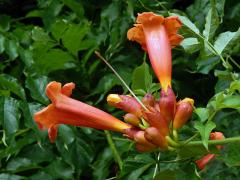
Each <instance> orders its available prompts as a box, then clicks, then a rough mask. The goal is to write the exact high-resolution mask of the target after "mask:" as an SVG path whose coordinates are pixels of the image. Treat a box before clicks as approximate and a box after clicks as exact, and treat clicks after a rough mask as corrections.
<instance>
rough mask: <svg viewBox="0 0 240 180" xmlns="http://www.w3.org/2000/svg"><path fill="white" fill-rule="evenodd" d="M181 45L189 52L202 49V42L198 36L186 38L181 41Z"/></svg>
mask: <svg viewBox="0 0 240 180" xmlns="http://www.w3.org/2000/svg"><path fill="white" fill-rule="evenodd" d="M181 46H182V47H183V48H184V50H185V51H186V52H188V53H194V52H196V51H198V50H199V49H200V43H199V42H198V39H197V38H185V39H183V41H182V42H181Z"/></svg>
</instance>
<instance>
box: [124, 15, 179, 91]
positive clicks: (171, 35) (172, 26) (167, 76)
mask: <svg viewBox="0 0 240 180" xmlns="http://www.w3.org/2000/svg"><path fill="white" fill-rule="evenodd" d="M136 22H137V24H135V27H133V28H131V29H129V31H128V33H127V37H128V39H129V40H132V41H137V42H138V43H140V44H141V46H142V48H143V49H144V50H145V51H147V52H148V54H149V58H150V61H151V64H152V67H153V70H154V72H155V74H156V76H157V78H158V79H159V81H160V83H161V85H162V87H163V89H164V90H167V88H168V87H171V73H172V55H171V47H175V46H176V45H178V44H179V43H180V42H181V41H182V39H183V37H182V36H180V35H178V34H177V31H178V29H179V28H180V27H181V25H182V23H181V22H180V20H179V19H178V17H176V16H171V17H167V18H164V17H163V16H160V15H156V14H154V13H152V12H144V13H141V14H138V17H137V21H136Z"/></svg>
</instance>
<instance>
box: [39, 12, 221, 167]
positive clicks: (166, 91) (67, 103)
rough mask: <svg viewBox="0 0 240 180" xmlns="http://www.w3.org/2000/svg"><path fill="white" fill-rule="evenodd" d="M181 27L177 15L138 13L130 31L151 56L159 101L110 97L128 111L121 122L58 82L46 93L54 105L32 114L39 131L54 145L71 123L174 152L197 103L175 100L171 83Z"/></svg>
mask: <svg viewBox="0 0 240 180" xmlns="http://www.w3.org/2000/svg"><path fill="white" fill-rule="evenodd" d="M181 25H182V24H181V22H180V20H179V19H178V17H175V16H172V17H167V18H164V17H163V16H160V15H156V14H154V13H151V12H145V13H142V14H138V17H137V21H136V24H135V27H133V28H131V29H130V30H129V31H128V33H127V37H128V39H129V40H131V41H137V42H138V43H140V45H141V47H142V49H143V50H144V51H146V52H147V53H148V56H149V59H150V62H151V65H152V68H153V70H154V72H155V74H156V76H157V78H158V80H159V82H160V84H161V87H162V88H161V92H160V99H155V97H154V96H153V95H152V94H150V93H147V94H146V95H145V96H144V97H143V98H142V99H141V100H139V99H136V98H135V97H132V96H129V95H118V94H110V95H108V97H107V102H108V103H109V104H110V105H111V106H114V107H116V108H119V109H121V110H123V111H125V112H126V114H125V115H124V121H125V122H123V121H121V120H119V119H117V118H115V117H113V116H112V115H110V114H108V113H106V112H104V111H102V110H100V109H98V108H95V107H93V106H90V105H87V104H85V103H82V102H80V101H77V100H75V99H72V98H70V95H71V94H72V90H73V89H74V87H75V85H74V83H68V84H65V85H64V86H62V85H61V83H58V82H55V81H54V82H51V83H49V84H48V86H47V88H46V94H47V96H48V98H49V99H50V100H51V102H52V103H51V104H50V105H49V106H47V107H46V108H44V109H43V110H41V111H39V112H37V113H36V114H35V115H34V119H35V122H36V123H37V124H38V126H39V128H40V129H48V135H49V138H50V140H51V142H54V141H55V139H56V137H57V128H58V125H59V124H69V125H75V126H83V127H91V128H96V129H102V130H111V131H116V132H120V133H122V134H123V135H124V136H126V137H127V138H129V139H131V140H133V141H135V143H136V149H137V150H138V151H141V152H146V151H152V150H154V149H156V148H158V149H160V150H168V149H169V150H171V149H173V147H174V144H175V143H176V142H177V141H178V135H177V134H178V130H179V129H180V128H181V127H182V126H183V125H184V124H185V123H186V122H187V121H188V120H189V119H190V117H191V115H192V112H193V109H194V100H193V99H191V98H185V99H183V100H179V101H177V100H176V96H175V94H174V92H173V90H172V85H171V74H172V57H171V48H173V47H175V46H177V45H178V44H179V43H180V42H181V41H182V39H183V37H182V36H180V35H178V34H177V31H178V29H179V28H180V27H181ZM215 135H216V134H212V135H211V139H219V138H218V137H215ZM214 156H215V155H213V154H209V155H207V156H205V157H203V160H202V159H201V160H198V161H197V162H196V163H197V165H198V166H199V167H200V168H203V167H204V166H205V164H206V162H208V161H209V160H210V159H212V158H213V157H214ZM204 159H205V160H204ZM206 159H207V160H206Z"/></svg>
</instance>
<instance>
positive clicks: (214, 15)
mask: <svg viewBox="0 0 240 180" xmlns="http://www.w3.org/2000/svg"><path fill="white" fill-rule="evenodd" d="M219 23H220V22H219V17H218V12H217V9H216V4H215V1H214V0H211V8H210V10H209V11H208V14H207V16H206V23H205V29H204V31H203V35H204V36H205V38H206V40H207V41H210V40H211V39H212V38H213V37H214V34H215V31H216V30H217V28H218V26H219Z"/></svg>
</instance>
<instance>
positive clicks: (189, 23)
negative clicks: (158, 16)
mask: <svg viewBox="0 0 240 180" xmlns="http://www.w3.org/2000/svg"><path fill="white" fill-rule="evenodd" d="M171 15H175V16H178V17H179V19H180V20H181V22H182V23H183V25H184V26H185V27H186V28H187V29H189V30H190V31H191V32H192V33H194V34H195V35H197V36H198V35H199V33H200V31H199V29H198V28H197V26H196V25H195V24H194V23H193V22H192V21H190V19H188V18H187V17H186V16H181V15H179V14H175V13H171Z"/></svg>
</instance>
